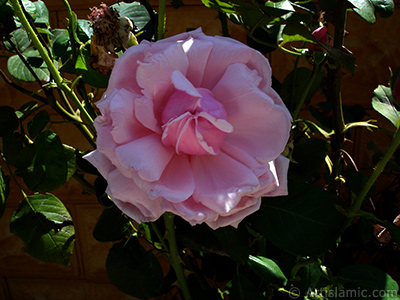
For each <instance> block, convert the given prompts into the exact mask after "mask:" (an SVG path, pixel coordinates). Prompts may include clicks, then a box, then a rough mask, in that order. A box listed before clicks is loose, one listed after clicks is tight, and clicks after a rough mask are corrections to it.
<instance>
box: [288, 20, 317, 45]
mask: <svg viewBox="0 0 400 300" xmlns="http://www.w3.org/2000/svg"><path fill="white" fill-rule="evenodd" d="M282 38H283V41H284V43H287V42H297V41H301V42H311V43H315V42H316V40H315V38H314V37H313V35H312V34H311V32H310V31H309V30H308V29H307V27H305V26H304V25H303V24H302V23H299V22H290V23H288V24H287V25H286V26H285V28H284V29H283V32H282Z"/></svg>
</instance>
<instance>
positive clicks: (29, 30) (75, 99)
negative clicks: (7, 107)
mask: <svg viewBox="0 0 400 300" xmlns="http://www.w3.org/2000/svg"><path fill="white" fill-rule="evenodd" d="M10 2H11V5H12V6H13V8H14V11H15V14H16V15H17V16H18V18H19V19H20V21H21V23H22V25H23V26H24V28H25V30H26V32H27V33H28V35H29V37H30V39H31V40H32V42H33V44H34V45H35V47H36V49H37V50H38V51H39V53H40V56H41V57H42V59H43V60H44V62H45V63H46V65H47V68H48V69H49V71H50V73H51V75H52V76H53V78H54V81H55V82H56V84H57V87H58V88H59V89H61V90H62V91H64V92H65V93H66V94H67V95H68V96H69V98H70V99H71V100H72V101H73V102H74V104H75V105H76V106H77V107H78V109H79V111H80V113H81V114H82V115H83V116H84V118H85V119H86V120H87V121H88V122H89V124H85V125H86V126H88V127H89V128H90V129H92V130H93V131H94V127H93V119H92V117H91V116H90V115H89V114H88V112H87V111H86V110H85V108H84V107H83V106H82V103H81V102H80V100H79V99H78V97H77V96H76V94H75V92H74V91H73V90H72V89H71V88H70V87H69V86H68V85H67V83H66V81H65V80H64V78H63V77H62V76H61V75H60V72H59V71H58V70H57V68H56V67H55V65H54V64H53V61H52V60H51V58H50V56H49V55H48V53H47V51H46V49H45V48H44V47H43V45H42V43H41V42H40V40H39V38H38V37H37V36H36V34H35V32H34V30H33V28H32V27H31V25H30V24H29V21H28V19H27V18H26V16H25V14H24V13H23V11H22V7H21V5H20V3H19V1H18V0H10Z"/></svg>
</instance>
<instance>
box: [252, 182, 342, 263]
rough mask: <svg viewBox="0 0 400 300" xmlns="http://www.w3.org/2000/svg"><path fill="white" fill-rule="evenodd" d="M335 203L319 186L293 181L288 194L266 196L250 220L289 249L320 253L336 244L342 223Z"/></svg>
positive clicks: (269, 236)
mask: <svg viewBox="0 0 400 300" xmlns="http://www.w3.org/2000/svg"><path fill="white" fill-rule="evenodd" d="M335 204H336V202H335V198H334V197H333V196H332V195H331V194H329V193H328V192H327V191H325V190H324V189H322V188H320V187H318V186H315V185H311V184H298V183H291V184H290V185H289V195H288V196H284V197H275V198H265V199H263V202H262V204H261V208H260V210H259V211H258V212H256V213H254V214H253V215H251V216H250V217H249V220H250V222H251V224H253V226H254V228H255V230H256V231H258V232H259V233H261V234H262V235H263V236H264V237H265V238H266V239H267V240H269V241H271V242H272V243H274V244H275V245H277V246H278V247H280V248H282V249H284V250H286V251H287V252H290V253H293V254H296V255H302V256H312V255H319V254H321V253H323V252H325V251H327V250H328V249H329V248H330V247H331V246H332V245H333V244H334V243H335V241H336V238H337V236H338V234H339V229H340V226H341V224H342V222H343V216H342V215H341V214H340V213H339V212H338V210H337V209H336V207H335Z"/></svg>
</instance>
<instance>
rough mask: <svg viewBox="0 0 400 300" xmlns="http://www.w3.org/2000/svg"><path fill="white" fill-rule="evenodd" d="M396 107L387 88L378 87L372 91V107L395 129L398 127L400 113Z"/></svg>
mask: <svg viewBox="0 0 400 300" xmlns="http://www.w3.org/2000/svg"><path fill="white" fill-rule="evenodd" d="M396 105H397V104H396V103H395V101H394V99H393V96H392V91H391V89H390V88H389V87H386V86H382V85H379V86H378V87H377V88H376V89H375V90H374V96H373V98H372V107H373V108H374V109H375V110H376V111H377V112H379V113H380V114H381V115H382V116H384V117H385V118H386V119H388V120H389V121H390V122H391V123H392V124H393V125H394V126H395V127H398V126H399V118H400V111H399V110H398V109H397V108H396Z"/></svg>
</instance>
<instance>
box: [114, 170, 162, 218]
mask: <svg viewBox="0 0 400 300" xmlns="http://www.w3.org/2000/svg"><path fill="white" fill-rule="evenodd" d="M107 180H108V188H107V194H108V195H109V196H110V197H111V198H112V199H113V201H114V203H115V204H116V205H117V206H118V207H119V208H120V209H121V210H122V211H123V212H124V213H125V214H127V215H128V216H129V217H130V218H132V219H134V220H135V221H136V222H138V223H141V222H151V221H155V220H156V219H158V218H159V217H160V216H161V215H162V214H163V213H164V212H165V211H164V210H163V209H162V207H161V200H160V199H158V200H149V197H148V196H147V195H146V194H145V193H143V192H142V191H141V190H140V189H139V188H138V187H137V186H136V185H135V184H134V183H133V182H132V180H131V179H129V178H126V177H124V176H122V175H121V173H120V172H119V171H118V170H114V171H112V172H111V173H110V174H109V176H108V179H107Z"/></svg>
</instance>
